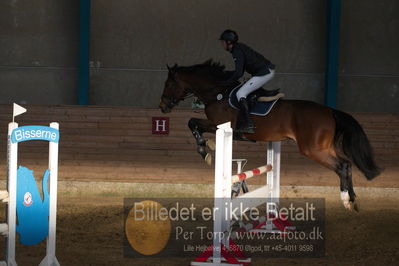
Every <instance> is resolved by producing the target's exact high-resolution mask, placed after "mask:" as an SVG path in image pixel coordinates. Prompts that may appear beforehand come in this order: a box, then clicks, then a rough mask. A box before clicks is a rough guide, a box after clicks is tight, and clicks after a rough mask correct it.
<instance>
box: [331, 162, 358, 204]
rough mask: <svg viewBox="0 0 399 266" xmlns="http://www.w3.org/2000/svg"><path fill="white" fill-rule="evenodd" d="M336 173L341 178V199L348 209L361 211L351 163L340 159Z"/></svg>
mask: <svg viewBox="0 0 399 266" xmlns="http://www.w3.org/2000/svg"><path fill="white" fill-rule="evenodd" d="M335 172H336V173H337V174H338V176H339V178H340V190H341V199H342V202H343V204H344V206H345V208H346V209H348V210H351V209H352V208H353V209H354V210H355V211H359V208H358V205H357V203H356V194H355V191H354V190H353V183H352V164H351V162H350V161H348V160H345V159H342V158H338V159H337V166H336V169H335Z"/></svg>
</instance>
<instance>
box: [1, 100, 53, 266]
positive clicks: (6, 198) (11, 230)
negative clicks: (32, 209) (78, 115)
mask: <svg viewBox="0 0 399 266" xmlns="http://www.w3.org/2000/svg"><path fill="white" fill-rule="evenodd" d="M16 108H17V109H16ZM18 108H22V107H20V106H18V105H16V104H14V116H16V115H18V114H21V113H23V112H25V111H26V109H24V108H22V109H23V110H25V111H23V112H18ZM15 110H17V113H16V111H15ZM13 121H14V119H13ZM33 129H34V130H33ZM18 130H19V131H18ZM32 130H33V131H32ZM16 132H17V134H15V133H16ZM13 133H14V134H13ZM54 134H55V135H54ZM16 137H17V138H18V139H16ZM33 139H40V140H47V141H49V161H48V170H49V176H48V179H49V180H48V181H49V182H50V186H49V187H50V188H49V209H48V235H47V249H46V256H45V257H44V259H43V260H42V261H41V263H40V265H41V266H44V265H51V266H58V265H60V264H59V262H58V260H57V258H56V256H55V244H56V217H57V180H58V140H59V124H58V123H56V122H54V123H50V127H43V126H25V127H20V128H19V127H18V124H17V123H15V122H11V123H9V124H8V180H7V184H8V192H6V191H2V193H0V195H1V196H2V198H1V199H2V200H3V202H8V206H7V223H3V224H1V227H0V230H2V232H1V233H3V234H4V235H5V236H6V237H7V242H6V260H5V261H2V262H0V265H12V266H14V265H17V262H16V259H15V241H16V222H17V205H18V203H17V191H18V190H17V189H18V188H17V183H18V186H19V181H18V182H17V165H18V142H20V141H27V140H33ZM43 193H44V192H43ZM18 215H19V214H18ZM20 224H21V220H20V218H18V226H20ZM44 228H46V229H45V230H47V227H44Z"/></svg>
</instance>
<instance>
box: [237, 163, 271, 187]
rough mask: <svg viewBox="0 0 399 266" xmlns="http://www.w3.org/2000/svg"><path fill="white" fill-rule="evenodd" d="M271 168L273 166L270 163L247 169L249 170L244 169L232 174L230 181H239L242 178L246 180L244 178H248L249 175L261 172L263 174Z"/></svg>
mask: <svg viewBox="0 0 399 266" xmlns="http://www.w3.org/2000/svg"><path fill="white" fill-rule="evenodd" d="M272 169H273V167H272V166H271V165H270V164H267V165H263V166H261V167H258V168H255V169H252V170H249V171H246V172H243V173H239V174H236V175H233V176H232V177H231V182H232V183H235V182H239V181H242V180H246V179H249V178H251V177H254V176H257V175H261V174H264V173H266V172H269V171H271V170H272Z"/></svg>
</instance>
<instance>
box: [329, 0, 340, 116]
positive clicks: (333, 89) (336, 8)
mask: <svg viewBox="0 0 399 266" xmlns="http://www.w3.org/2000/svg"><path fill="white" fill-rule="evenodd" d="M340 16H341V0H328V1H327V57H326V79H325V87H326V98H325V103H326V105H327V106H330V107H333V108H335V107H336V105H337V87H338V70H339V27H340Z"/></svg>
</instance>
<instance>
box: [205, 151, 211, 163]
mask: <svg viewBox="0 0 399 266" xmlns="http://www.w3.org/2000/svg"><path fill="white" fill-rule="evenodd" d="M205 162H206V164H207V165H212V155H210V154H209V153H207V154H206V156H205Z"/></svg>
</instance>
